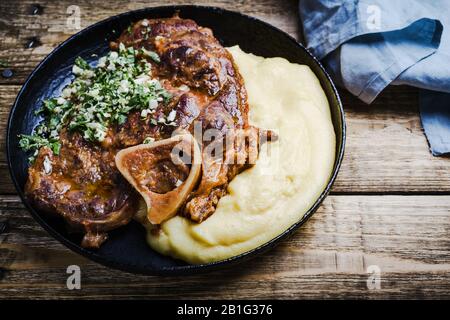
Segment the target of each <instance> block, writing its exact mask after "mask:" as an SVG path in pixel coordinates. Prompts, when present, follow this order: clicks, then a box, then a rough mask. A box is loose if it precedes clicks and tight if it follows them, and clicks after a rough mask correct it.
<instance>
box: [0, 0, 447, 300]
mask: <svg viewBox="0 0 450 320" xmlns="http://www.w3.org/2000/svg"><path fill="white" fill-rule="evenodd" d="M168 2H174V3H176V2H182V1H143V0H141V1H128V0H110V1H94V0H91V1H89V0H78V1H50V0H45V1H44V0H40V1H39V0H31V1H30V0H23V1H11V0H10V1H1V2H0V39H1V44H0V60H2V61H3V62H5V63H6V64H7V67H8V68H10V69H12V70H13V71H14V76H13V77H11V78H4V77H1V76H0V179H1V182H0V194H1V195H0V222H7V228H6V230H4V232H2V233H1V234H0V298H86V299H93V298H200V299H205V297H207V298H442V297H447V298H448V297H450V209H449V208H450V171H449V169H450V160H449V159H448V158H444V157H441V158H435V157H432V156H431V155H430V153H429V150H428V145H427V142H426V140H425V137H424V135H423V131H422V127H421V125H420V120H419V116H418V97H417V90H415V89H412V88H408V87H393V88H390V89H388V90H386V91H385V92H384V93H383V94H382V95H381V96H380V97H379V98H378V99H377V100H376V102H375V103H374V104H373V105H371V106H367V105H364V104H363V103H361V102H360V101H358V100H357V99H355V98H354V97H352V96H351V95H350V94H349V93H347V92H345V91H343V90H342V91H341V95H342V98H343V102H344V106H345V112H346V116H347V126H348V139H347V148H346V156H345V159H344V162H343V165H342V168H341V171H340V174H339V177H338V180H337V181H336V183H335V185H334V187H333V190H332V193H331V195H330V196H328V198H327V199H326V200H325V202H324V203H323V205H322V206H321V207H320V209H319V210H318V211H317V213H316V214H315V215H314V216H313V218H312V219H311V220H309V222H307V223H306V225H305V226H304V227H303V228H301V229H300V230H299V231H298V232H297V233H296V234H295V235H294V236H293V237H291V238H290V239H288V240H286V241H284V242H283V243H282V244H281V245H279V246H278V247H276V248H275V249H273V250H271V251H270V252H268V253H267V254H264V255H262V256H260V257H258V258H256V259H254V260H252V261H251V262H248V263H245V264H241V265H239V266H237V267H234V268H232V269H229V270H225V271H220V272H215V273H214V274H212V275H211V274H210V275H198V276H184V277H149V276H139V275H133V274H127V273H124V272H120V271H116V270H111V269H108V268H106V267H103V266H100V265H98V264H96V263H93V262H90V261H88V260H86V259H84V258H82V257H80V256H78V255H77V254H75V253H73V252H71V251H69V250H68V249H66V248H65V247H64V246H62V245H61V244H60V243H58V242H57V241H56V240H54V239H52V238H51V237H50V236H49V235H48V234H47V233H46V232H45V231H44V230H43V229H42V228H41V227H40V226H39V225H38V224H37V223H36V222H35V221H34V220H33V219H32V218H31V216H30V215H29V213H28V212H27V211H26V210H25V209H24V207H23V205H22V204H21V202H20V200H19V198H18V196H17V195H16V194H15V190H14V188H13V186H12V183H11V181H10V178H9V173H8V171H7V165H6V161H5V152H4V150H5V128H6V119H7V116H8V113H9V110H10V107H11V105H12V103H13V100H14V98H15V96H16V94H17V92H18V91H19V89H20V86H21V84H22V83H23V82H24V80H25V78H26V76H27V75H28V74H29V73H30V72H31V70H32V69H33V68H34V67H35V66H36V64H37V63H38V62H39V61H41V60H42V59H43V58H44V57H45V56H46V55H47V54H48V53H49V52H50V51H51V50H52V49H53V48H54V47H55V46H56V45H57V44H58V43H60V42H62V41H63V40H64V39H66V38H67V37H68V36H69V35H70V34H73V33H75V32H76V30H70V29H68V27H67V25H66V19H67V17H68V16H69V15H68V14H67V11H66V10H67V8H68V6H69V5H71V4H77V5H78V6H79V8H80V9H81V27H82V28H84V27H86V26H88V25H90V24H92V23H94V22H96V21H99V20H102V19H104V18H106V17H109V16H111V15H115V14H118V13H121V12H125V11H129V10H133V9H138V8H143V7H147V6H156V5H159V4H167V3H168ZM183 2H184V3H193V2H194V1H183ZM195 2H196V3H203V4H209V5H216V6H220V7H225V8H228V9H232V10H237V11H241V12H244V13H247V14H250V15H253V16H256V17H259V18H261V19H263V20H265V21H267V22H269V23H272V24H274V25H275V26H277V27H279V28H281V29H283V30H285V31H286V32H288V33H290V34H291V35H293V36H295V37H297V38H298V36H299V30H298V20H297V19H298V13H297V1H293V0H285V1H277V0H259V1H252V0H241V1H232V0H229V1H226V0H215V1H195ZM36 3H39V6H37V7H36V6H33V4H36ZM28 47H30V48H28ZM4 68H5V67H0V70H1V71H3V69H4ZM71 264H77V265H80V266H81V270H82V289H81V290H74V291H69V290H68V289H67V288H66V279H67V274H66V268H67V266H68V265H71ZM373 266H375V267H373ZM377 268H379V269H377ZM374 270H375V271H377V270H379V271H380V274H379V276H380V280H381V282H380V286H379V287H378V288H377V286H376V285H375V286H368V285H367V280H368V279H369V276H370V275H372V276H373V274H372V273H371V272H374ZM375 276H378V274H377V273H376V274H375ZM369 287H370V288H371V289H369Z"/></svg>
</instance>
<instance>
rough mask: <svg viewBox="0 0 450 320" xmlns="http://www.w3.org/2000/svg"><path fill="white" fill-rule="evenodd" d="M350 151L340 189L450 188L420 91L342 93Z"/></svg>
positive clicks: (0, 102) (1, 103) (5, 179)
mask: <svg viewBox="0 0 450 320" xmlns="http://www.w3.org/2000/svg"><path fill="white" fill-rule="evenodd" d="M19 88H20V87H19V86H17V85H0V128H1V130H0V177H2V180H1V181H2V182H1V183H0V193H6V194H12V193H14V192H15V190H14V188H13V186H12V182H11V181H10V178H9V173H8V168H7V165H6V160H5V159H6V158H5V157H6V156H5V128H6V120H7V116H8V113H9V109H10V106H11V105H12V103H13V101H14V98H15V96H16V94H17V92H18V90H19ZM342 96H343V100H344V106H345V112H346V116H347V126H348V128H347V129H348V131H347V145H346V155H345V159H344V162H343V165H342V169H341V171H340V173H339V176H338V179H337V181H336V184H335V185H334V188H333V192H334V193H361V192H363V193H387V192H395V193H406V192H414V193H446V194H448V193H450V161H449V159H448V158H445V157H443V158H438V157H433V156H432V155H431V154H430V152H429V151H428V144H427V141H426V139H425V136H424V135H423V132H422V127H421V125H420V119H419V116H418V106H417V91H416V90H415V89H411V88H408V87H393V88H390V89H388V90H387V91H386V92H384V93H383V94H382V95H381V96H380V97H379V99H378V100H376V102H375V103H374V104H373V105H371V106H367V105H365V104H363V103H362V102H360V101H358V100H357V99H356V98H354V97H351V96H350V95H349V94H348V93H346V92H342Z"/></svg>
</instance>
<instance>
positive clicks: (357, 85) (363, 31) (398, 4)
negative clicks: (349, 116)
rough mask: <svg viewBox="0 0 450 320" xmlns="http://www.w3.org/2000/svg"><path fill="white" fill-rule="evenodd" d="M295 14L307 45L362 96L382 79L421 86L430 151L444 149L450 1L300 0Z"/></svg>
mask: <svg viewBox="0 0 450 320" xmlns="http://www.w3.org/2000/svg"><path fill="white" fill-rule="evenodd" d="M300 18H301V22H302V24H303V33H304V37H305V40H306V45H307V47H308V49H309V50H310V51H311V52H312V53H313V54H314V55H315V56H316V57H318V58H319V59H321V60H322V61H323V63H324V65H325V67H326V68H327V69H328V71H329V72H330V74H331V75H332V77H333V78H334V79H335V80H336V82H337V83H338V84H340V85H341V86H344V87H345V88H346V89H347V90H349V91H350V92H351V93H352V94H354V95H355V96H357V97H358V98H360V99H361V100H363V101H364V102H366V103H371V102H372V101H373V100H374V99H375V98H376V96H377V95H378V94H379V93H380V92H381V91H382V90H383V89H384V88H385V87H386V86H387V85H389V84H394V85H395V84H406V85H411V86H415V87H419V88H421V89H424V90H421V92H420V112H421V119H422V125H423V127H424V131H425V134H426V136H427V139H428V141H429V144H430V148H431V151H432V153H433V155H441V154H445V153H449V152H450V112H449V110H450V1H448V0H433V1H431V0H430V1H423V0H409V1H405V0H370V1H369V0H366V1H364V0H360V1H358V0H351V1H349V0H347V1H344V0H300ZM447 29H448V30H447Z"/></svg>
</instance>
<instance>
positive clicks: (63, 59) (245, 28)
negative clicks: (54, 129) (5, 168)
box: [7, 6, 345, 274]
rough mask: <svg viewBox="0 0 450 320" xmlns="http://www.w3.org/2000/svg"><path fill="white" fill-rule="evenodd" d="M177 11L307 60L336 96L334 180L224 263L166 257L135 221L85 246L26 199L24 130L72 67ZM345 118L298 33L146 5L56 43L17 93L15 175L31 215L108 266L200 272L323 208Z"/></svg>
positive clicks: (11, 147) (11, 125) (265, 51)
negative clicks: (302, 209)
mask: <svg viewBox="0 0 450 320" xmlns="http://www.w3.org/2000/svg"><path fill="white" fill-rule="evenodd" d="M175 11H179V12H180V16H181V17H182V18H190V19H194V20H195V21H196V22H197V23H198V24H199V25H201V26H205V27H209V28H211V29H212V30H213V32H214V35H215V36H216V37H217V38H218V39H219V40H220V41H221V42H222V44H223V45H224V46H232V45H236V44H238V45H240V46H241V48H242V49H243V50H244V51H246V52H251V53H254V54H256V55H260V56H264V57H277V56H280V57H284V58H286V59H288V60H289V61H291V62H295V63H300V64H306V65H308V66H309V67H310V68H311V69H312V70H313V71H314V73H315V74H316V76H317V77H318V78H319V80H320V83H321V85H322V87H323V89H324V90H325V93H326V95H327V97H328V101H329V103H330V108H331V112H332V117H333V124H334V129H335V132H336V137H337V144H336V161H335V164H334V171H333V174H332V176H331V178H330V181H329V183H328V185H327V187H326V189H325V190H324V191H323V193H322V194H321V196H320V197H319V198H318V199H317V201H316V202H315V204H314V205H313V206H312V207H311V208H310V209H309V210H308V212H307V213H306V214H305V215H304V216H303V217H302V218H301V219H300V220H299V221H298V222H297V223H295V224H294V225H292V226H291V227H290V228H289V229H288V230H286V231H285V232H283V233H282V234H280V235H279V236H278V237H276V238H274V239H272V240H271V241H269V242H267V243H266V244H264V245H262V246H260V247H258V248H256V249H253V250H251V251H248V252H246V253H243V254H240V255H238V256H235V257H233V258H230V259H227V260H223V261H220V262H215V263H210V264H203V265H189V264H186V263H185V262H182V261H178V260H175V259H172V258H170V257H166V256H162V255H160V254H158V253H156V252H155V251H153V250H152V249H151V248H150V247H149V246H148V245H147V243H146V241H145V232H144V229H143V228H142V227H141V226H140V225H138V224H137V223H136V222H131V223H130V224H128V225H127V226H125V227H122V228H120V229H117V230H115V231H113V232H110V238H109V240H108V241H107V242H106V243H105V244H104V245H103V246H102V247H101V248H100V249H99V250H97V251H92V250H88V249H84V248H81V247H80V246H79V243H80V240H81V238H80V236H79V235H74V234H69V233H68V232H67V230H66V228H65V225H64V223H63V221H62V220H60V219H55V218H49V217H48V216H46V215H43V214H41V213H40V212H38V211H37V210H34V208H33V207H32V206H31V205H30V204H28V203H27V201H26V199H25V198H24V194H23V190H24V185H25V182H26V179H27V155H26V154H25V153H24V152H22V151H21V150H20V149H19V147H18V142H19V141H18V140H19V139H18V135H19V134H21V133H27V134H29V133H31V132H32V129H33V128H34V126H35V125H36V124H37V122H38V121H39V118H38V117H36V116H35V115H34V111H35V110H37V109H38V108H40V106H41V103H42V100H43V99H46V98H48V97H52V96H57V95H59V94H60V92H61V90H62V88H63V87H64V86H65V85H67V84H68V83H69V82H70V81H71V80H72V78H73V77H72V75H71V67H72V65H73V62H74V59H75V58H76V57H77V56H79V55H80V56H82V57H83V58H85V59H86V60H88V61H89V60H93V59H95V58H93V57H92V54H97V55H103V54H105V53H106V52H107V50H108V42H109V41H110V40H113V39H115V38H116V37H117V36H118V35H119V34H120V32H121V31H122V30H124V29H126V28H127V27H128V26H129V25H130V24H131V23H132V22H134V21H137V20H140V19H143V18H160V17H170V16H172V15H173V14H174V12H175ZM344 142H345V121H344V113H343V110H342V105H341V102H340V99H339V96H338V93H337V92H336V89H335V87H334V85H333V83H332V81H331V79H330V77H329V76H328V75H327V73H326V72H325V70H324V69H323V68H322V66H321V65H320V64H319V62H318V61H317V60H316V59H315V58H314V57H313V56H312V55H311V54H310V53H309V52H308V51H307V50H306V49H305V48H304V47H303V46H301V45H300V44H298V43H297V42H296V41H295V39H293V38H292V37H290V36H289V35H287V34H286V33H284V32H282V31H280V30H278V29H276V28H274V27H272V26H271V25H269V24H267V23H264V22H262V21H260V20H257V19H255V18H252V17H249V16H245V15H242V14H240V13H236V12H231V11H227V10H223V9H218V8H212V7H199V6H170V7H157V8H147V9H143V10H138V11H132V12H127V13H124V14H121V15H118V16H115V17H112V18H109V19H106V20H104V21H101V22H99V23H96V24H94V25H92V26H90V27H88V28H86V29H84V30H82V31H80V32H79V33H77V34H76V35H74V36H72V37H70V38H69V39H68V40H67V41H65V42H64V43H62V44H61V45H60V46H58V47H57V48H56V49H55V50H54V51H53V52H52V53H51V54H50V55H49V56H47V57H46V58H45V59H44V60H43V61H42V62H41V63H40V64H39V65H38V66H37V68H36V69H35V70H34V71H33V73H32V74H31V75H30V76H29V78H28V79H27V81H26V82H25V85H24V86H23V87H22V90H21V91H20V92H19V95H18V96H17V99H16V101H15V103H14V106H13V108H12V110H11V113H10V116H9V121H8V129H7V156H8V165H9V169H10V172H11V176H12V180H13V181H14V184H15V186H16V189H17V192H18V193H19V195H20V197H21V198H22V201H23V202H24V204H25V205H26V207H27V208H28V209H29V210H30V212H31V214H32V215H33V217H34V218H35V219H36V220H37V221H38V222H39V223H40V224H41V225H42V226H43V227H44V228H45V229H46V230H47V231H48V232H49V233H50V234H51V235H52V236H54V237H55V238H56V239H58V240H59V241H61V242H62V243H63V244H65V245H66V246H67V247H69V248H70V249H72V250H74V251H75V252H78V253H80V254H82V255H84V256H86V257H88V258H90V259H92V260H94V261H96V262H99V263H102V264H104V265H107V266H110V267H113V268H117V269H121V270H125V271H129V272H136V273H144V274H181V273H184V274H185V273H196V272H200V271H206V270H211V269H215V268H219V267H225V266H229V265H231V264H233V263H237V262H242V261H244V260H246V259H249V258H251V257H254V256H256V255H257V254H259V253H262V252H264V251H266V250H267V249H269V248H271V247H273V246H274V245H275V244H277V243H278V242H280V241H281V240H282V239H283V238H285V237H287V236H288V235H290V234H291V233H292V232H293V231H294V230H296V229H297V228H298V227H300V226H301V225H302V224H303V223H304V222H305V221H306V220H307V219H308V218H309V217H310V216H311V215H312V214H313V213H314V211H315V210H316V209H317V207H318V206H319V204H320V203H321V202H322V200H323V199H324V198H325V196H326V195H327V194H328V192H329V190H330V188H331V185H332V183H333V182H334V180H335V178H336V175H337V172H338V170H339V166H340V164H341V161H342V157H343V153H344Z"/></svg>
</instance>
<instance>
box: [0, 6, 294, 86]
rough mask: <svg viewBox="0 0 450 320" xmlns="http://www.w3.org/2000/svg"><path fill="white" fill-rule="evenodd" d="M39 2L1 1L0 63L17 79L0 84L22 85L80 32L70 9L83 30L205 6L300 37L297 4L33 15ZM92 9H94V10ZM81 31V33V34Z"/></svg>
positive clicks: (54, 9) (63, 9) (60, 10)
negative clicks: (130, 14)
mask: <svg viewBox="0 0 450 320" xmlns="http://www.w3.org/2000/svg"><path fill="white" fill-rule="evenodd" d="M36 3H37V1H35V0H26V1H1V2H0V12H2V13H3V12H4V13H8V14H2V15H1V18H0V38H1V39H2V42H1V43H0V60H2V61H4V62H6V63H7V64H8V66H9V68H11V69H12V70H13V71H14V73H15V76H14V77H12V78H8V79H4V78H2V77H0V84H2V83H3V84H20V83H23V82H24V80H25V79H26V77H27V76H28V74H29V73H30V72H31V71H32V70H33V69H34V67H35V66H36V65H37V64H38V63H39V62H40V61H41V60H42V59H43V58H44V57H45V56H46V55H47V54H49V53H50V52H51V51H52V50H53V48H54V47H56V45H58V44H59V43H61V42H62V41H64V40H65V39H66V38H68V37H69V36H70V35H72V34H74V33H76V32H78V31H79V30H73V29H70V28H69V27H68V26H67V23H66V22H67V18H68V17H70V14H68V13H67V9H68V7H69V6H70V5H77V6H78V7H79V8H80V18H81V19H80V26H81V29H83V28H85V27H87V26H89V25H91V24H93V23H95V22H98V21H100V20H103V19H106V18H108V17H110V16H113V15H116V14H119V13H123V12H126V11H130V10H135V9H141V8H145V7H151V6H159V5H169V4H176V3H183V4H194V3H195V4H200V5H201V4H203V5H209V6H218V7H223V8H226V9H230V10H236V11H240V12H243V13H247V14H250V15H253V16H256V17H259V18H261V19H263V20H265V21H267V22H269V23H273V24H274V25H276V26H277V27H279V28H281V29H283V30H285V31H287V32H289V33H290V34H291V35H293V36H295V37H297V30H298V28H297V5H296V3H297V2H296V1H293V0H287V1H273V0H262V1H251V0H243V1H242V0H241V1H226V0H215V1H208V0H203V1H142V0H141V1H128V0H114V5H111V4H110V2H106V1H93V0H82V1H76V2H73V1H39V2H38V3H39V4H40V5H41V6H42V14H39V15H32V14H31V8H32V6H33V5H34V4H36ZM93 8H95V9H94V10H93ZM81 29H80V30H81ZM33 38H35V39H37V40H38V41H37V42H36V43H37V46H36V47H34V48H29V49H27V44H28V43H29V40H30V39H33Z"/></svg>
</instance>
